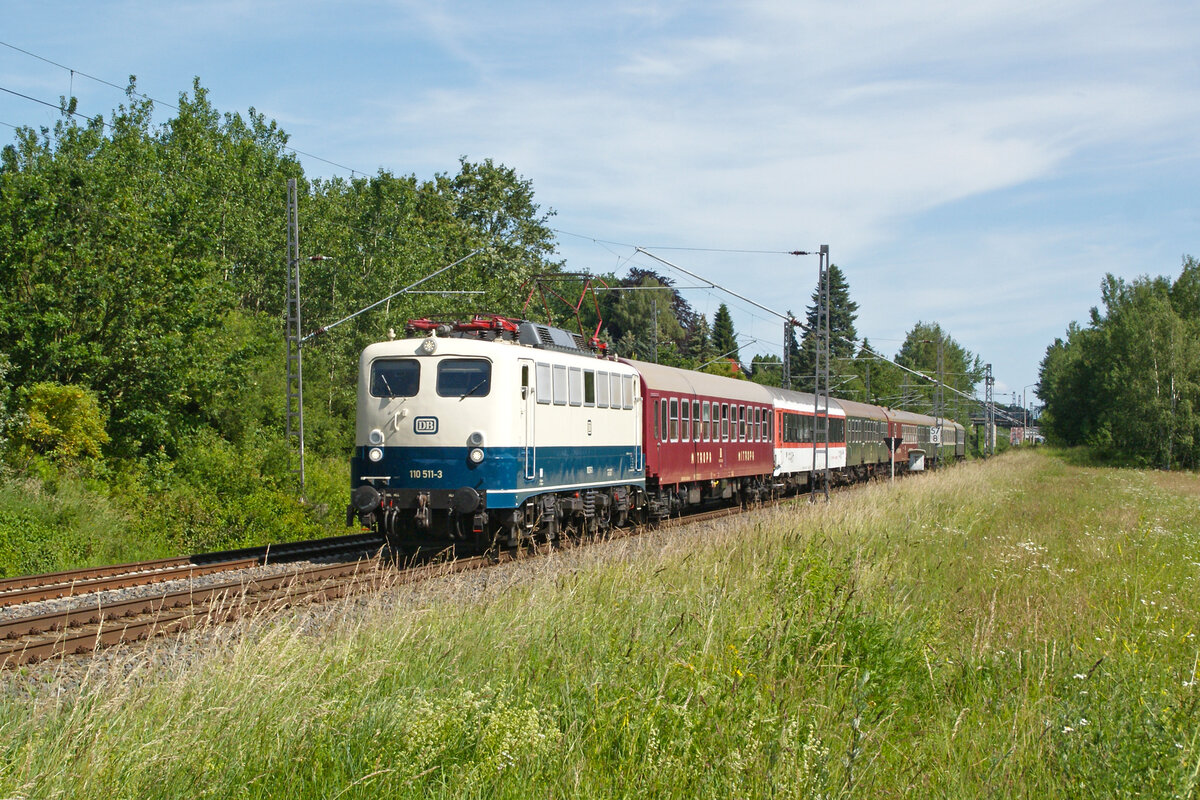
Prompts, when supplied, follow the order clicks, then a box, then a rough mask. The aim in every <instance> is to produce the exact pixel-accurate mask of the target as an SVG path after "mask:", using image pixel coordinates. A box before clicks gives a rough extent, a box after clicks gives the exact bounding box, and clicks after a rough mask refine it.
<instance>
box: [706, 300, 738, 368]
mask: <svg viewBox="0 0 1200 800" xmlns="http://www.w3.org/2000/svg"><path fill="white" fill-rule="evenodd" d="M712 346H713V350H715V351H716V356H715V357H716V358H724V359H732V360H734V361H736V360H737V358H738V343H737V332H736V331H735V330H734V328H733V315H732V314H730V313H729V306H727V305H725V304H724V303H721V305H720V306H718V307H717V310H716V312H714V313H713V324H712Z"/></svg>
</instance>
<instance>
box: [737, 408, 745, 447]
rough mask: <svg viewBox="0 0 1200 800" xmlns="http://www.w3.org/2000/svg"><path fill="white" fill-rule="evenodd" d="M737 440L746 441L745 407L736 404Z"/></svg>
mask: <svg viewBox="0 0 1200 800" xmlns="http://www.w3.org/2000/svg"><path fill="white" fill-rule="evenodd" d="M738 440H739V441H742V442H744V441H746V407H745V406H738Z"/></svg>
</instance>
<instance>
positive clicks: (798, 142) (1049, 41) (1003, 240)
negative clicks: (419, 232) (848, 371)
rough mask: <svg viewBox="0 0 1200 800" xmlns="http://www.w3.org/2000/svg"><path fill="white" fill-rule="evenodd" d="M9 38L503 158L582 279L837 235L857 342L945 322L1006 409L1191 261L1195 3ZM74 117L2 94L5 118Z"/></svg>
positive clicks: (118, 21)
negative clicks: (1071, 337) (1055, 351)
mask: <svg viewBox="0 0 1200 800" xmlns="http://www.w3.org/2000/svg"><path fill="white" fill-rule="evenodd" d="M4 21H5V24H4V26H3V30H2V32H0V41H4V42H6V43H8V44H10V45H14V46H16V47H19V48H22V49H24V50H28V51H30V52H32V53H35V54H37V55H39V56H42V57H43V58H46V59H50V60H52V61H55V62H58V63H59V64H62V65H65V66H67V67H69V68H73V69H75V70H78V71H80V72H84V73H88V74H89V75H92V76H96V77H99V78H103V79H105V80H107V81H110V82H112V83H115V84H118V85H123V84H124V83H125V80H126V78H127V76H128V75H130V74H136V75H137V77H138V86H139V89H140V90H141V91H143V92H145V93H146V94H149V95H150V96H152V97H156V98H158V99H160V100H165V101H167V102H174V101H175V100H176V99H177V97H178V94H179V93H180V92H181V91H186V90H188V89H190V86H191V81H192V78H193V77H194V76H199V77H200V79H201V82H202V83H203V85H205V86H206V87H207V88H208V89H209V90H210V93H211V99H212V101H213V103H214V104H215V105H216V106H217V108H219V109H220V110H222V111H241V112H245V111H246V109H247V108H249V107H251V106H253V107H254V108H256V109H257V110H258V111H260V112H263V113H265V114H266V115H267V116H268V117H270V118H273V119H275V120H277V121H278V122H279V123H280V124H281V125H282V126H283V127H284V129H285V130H287V131H288V132H289V133H290V134H291V137H292V139H291V144H292V145H293V146H294V147H296V148H298V149H299V150H302V151H305V152H306V153H311V154H314V155H316V156H320V157H321V158H324V159H328V160H329V161H332V162H336V163H337V164H340V165H346V166H348V167H351V168H353V169H356V170H358V171H359V172H366V173H373V172H374V171H376V170H377V169H379V168H384V169H388V170H391V171H393V172H396V173H402V174H408V173H414V174H416V175H417V176H418V177H423V178H424V177H431V176H432V175H433V174H434V173H437V172H451V173H452V172H454V171H455V170H456V169H457V161H458V158H459V156H467V157H468V158H470V159H472V160H482V159H484V158H493V159H495V160H497V161H500V162H503V163H505V164H507V165H508V166H511V167H513V168H515V169H516V170H517V171H518V172H519V173H520V174H521V175H523V176H524V177H526V178H528V179H530V180H531V181H532V182H533V186H534V189H535V191H536V197H537V200H538V202H539V203H541V205H542V206H543V208H549V209H553V210H554V211H555V212H556V216H555V217H554V218H553V220H552V225H553V226H554V227H555V228H557V229H559V230H560V231H562V232H563V233H561V234H560V236H559V243H560V254H561V256H562V257H563V258H565V259H566V261H567V266H568V267H569V268H570V269H572V270H578V271H595V272H604V271H609V270H618V271H623V270H624V269H625V268H626V267H628V266H630V265H639V266H647V267H653V268H656V269H659V270H660V271H664V272H667V274H670V271H669V270H666V269H665V268H663V267H662V265H661V264H657V263H656V262H654V261H652V260H650V259H648V258H647V257H646V256H644V255H641V254H637V253H635V252H634V250H633V249H632V247H631V245H641V246H644V247H646V248H648V249H652V248H655V247H662V248H667V247H672V248H718V249H729V250H794V249H805V250H807V249H815V248H816V247H817V246H818V245H820V244H828V245H829V246H830V252H831V255H832V260H833V261H834V263H836V264H838V265H839V266H840V267H841V268H842V269H843V270H844V272H845V273H846V275H847V278H848V280H849V283H850V288H851V293H852V296H853V297H854V298H855V299H856V300H857V301H858V302H859V304H860V309H859V319H858V329H859V333H860V335H865V336H867V337H869V338H870V340H871V342H872V343H873V344H874V345H875V346H876V348H877V349H878V350H880V351H881V352H884V353H887V354H889V355H890V354H894V353H895V351H896V350H897V349H898V348H899V346H900V343H901V341H902V340H903V338H904V335H905V333H906V332H907V331H908V330H909V329H910V328H911V327H912V325H913V324H914V323H915V322H917V321H918V320H923V321H927V322H929V321H936V322H939V323H941V324H942V326H943V327H944V328H945V329H946V330H947V331H948V332H949V333H950V334H951V335H952V336H953V337H954V338H955V339H956V340H957V341H958V342H959V343H960V344H962V345H963V346H964V347H966V348H967V349H969V350H970V351H972V352H974V353H977V354H978V355H979V356H980V357H981V358H982V359H983V360H984V361H985V362H991V363H992V364H993V365H994V372H995V375H996V378H997V385H996V391H997V394H998V395H1000V396H1003V393H1007V392H1011V391H1016V392H1018V393H1020V392H1021V391H1022V390H1023V389H1026V387H1027V385H1028V384H1032V383H1034V382H1035V381H1036V380H1037V369H1038V363H1039V362H1040V360H1041V358H1042V356H1043V355H1044V353H1045V348H1046V346H1047V345H1048V344H1049V343H1050V342H1051V341H1053V339H1054V337H1056V336H1061V335H1062V334H1063V332H1064V331H1065V329H1066V326H1067V324H1068V323H1069V322H1070V321H1072V320H1080V321H1082V320H1084V319H1086V317H1087V313H1088V309H1089V308H1090V307H1091V306H1093V305H1095V304H1096V303H1098V302H1099V283H1100V280H1101V278H1102V277H1103V275H1104V274H1105V273H1106V272H1112V273H1114V274H1116V275H1119V276H1123V277H1126V278H1133V277H1136V276H1137V275H1140V274H1171V275H1174V274H1177V273H1178V270H1179V266H1180V260H1181V257H1182V256H1183V255H1184V254H1191V255H1198V256H1200V245H1198V235H1200V201H1198V200H1197V192H1196V187H1197V185H1198V184H1200V180H1198V179H1200V147H1198V144H1200V141H1198V139H1200V47H1197V42H1200V5H1197V4H1193V3H1186V2H1181V1H1180V0H1176V1H1175V2H1155V0H1149V2H1142V3H1138V4H1133V3H1127V2H1084V1H1083V0H1078V1H1076V0H1065V1H1064V2H1046V1H1045V0H1041V1H1039V2H1021V0H1005V1H1004V2H993V1H992V0H980V1H978V2H973V3H962V2H904V1H903V0H891V1H889V2H882V1H876V0H868V1H867V2H860V3H838V2H808V1H807V0H795V1H793V2H781V1H776V2H772V1H771V0H751V1H749V2H742V3H736V4H735V3H706V2H653V1H652V0H651V1H649V2H645V1H644V2H623V0H615V1H614V0H606V2H576V3H548V2H547V3H535V2H528V3H504V2H436V1H435V0H426V1H425V2H394V1H389V0H376V1H375V2H354V1H351V2H341V3H313V2H307V1H306V0H292V1H291V2H286V3H284V2H278V3H276V2H228V1H226V2H221V1H220V0H217V1H215V2H171V3H162V2H148V1H141V2H134V1H132V0H131V1H127V2H120V1H117V2H103V3H96V2H76V3H67V2H55V0H45V1H44V2H38V3H15V2H8V3H6V4H5V9H4ZM0 87H4V88H6V89H10V90H13V91H17V92H21V93H23V94H27V95H30V96H33V97H36V98H39V99H43V100H48V101H51V102H56V101H57V99H58V97H59V96H60V95H67V94H70V93H72V92H73V93H74V94H75V96H77V97H78V98H79V109H80V111H81V112H83V113H85V114H95V113H104V114H108V113H109V111H110V110H111V109H112V108H113V107H114V106H115V105H117V104H118V103H120V102H121V100H122V99H123V98H122V95H121V93H120V92H118V91H117V90H115V89H112V88H110V87H107V86H104V85H102V84H99V83H96V82H94V81H91V80H88V79H86V78H83V77H82V76H80V75H75V76H74V77H72V76H71V74H70V72H68V71H66V70H63V69H60V68H58V67H55V66H52V65H50V64H47V63H45V62H43V61H39V60H37V59H35V58H32V57H30V56H28V55H25V54H22V53H19V52H16V51H14V50H12V49H10V48H7V47H0ZM169 113H170V112H169V110H165V109H164V111H163V112H162V117H161V118H162V119H163V120H165V119H166V118H167V116H168V115H169ZM55 118H56V114H55V112H54V111H53V110H52V109H49V108H46V107H44V106H39V105H37V104H36V103H33V102H30V101H28V100H23V99H20V98H16V97H14V96H12V95H9V94H6V93H0V123H6V124H8V125H33V126H39V125H51V124H53V122H54V120H55ZM6 131H7V133H6ZM9 137H11V128H5V127H4V126H2V125H0V139H3V140H7V139H8V138H9ZM303 161H304V163H305V170H306V172H307V173H308V174H309V175H323V176H331V175H334V174H346V171H345V170H342V169H339V168H336V167H333V166H330V165H329V164H327V163H324V162H321V161H318V160H314V159H310V158H304V159H303ZM656 252H658V253H659V254H660V255H661V256H662V257H663V258H666V259H667V260H669V261H672V262H674V263H676V264H679V265H680V266H682V267H684V268H685V269H687V270H689V271H691V272H695V273H698V274H701V275H704V276H705V277H707V278H709V279H711V280H712V281H715V282H717V283H719V284H723V285H727V286H729V287H730V288H732V289H734V290H735V291H737V292H738V293H740V294H743V295H745V296H747V297H750V298H752V299H754V300H755V301H756V302H759V303H761V304H763V305H766V306H769V307H772V308H775V309H779V310H787V309H791V310H793V311H794V312H796V313H798V314H799V313H802V312H803V310H804V308H805V306H806V305H807V304H808V302H809V298H810V295H811V292H812V289H813V286H814V285H815V281H816V269H817V264H816V260H815V259H812V258H795V257H791V256H783V255H770V254H748V253H732V252H705V251H701V250H682V249H680V250H667V249H663V250H659V251H656ZM675 277H676V278H677V283H678V284H680V285H683V286H692V285H695V281H694V280H692V279H690V278H687V277H686V276H684V275H676V276H675ZM687 296H688V299H689V300H690V301H691V302H692V304H693V305H694V306H695V307H696V308H697V310H700V311H703V312H706V313H708V314H709V315H710V318H711V314H712V312H713V311H715V310H716V308H717V306H718V305H719V304H720V303H721V302H727V303H728V304H729V305H730V308H731V310H732V311H733V312H734V320H735V323H736V324H737V327H738V330H739V332H740V333H743V334H744V335H745V336H744V340H745V341H748V342H749V344H748V346H747V348H746V350H744V351H743V353H742V356H743V358H748V357H749V356H750V354H752V353H756V352H776V353H778V352H779V350H780V344H781V342H782V330H781V325H780V323H779V322H778V321H777V320H776V319H775V318H774V317H772V316H771V315H769V314H766V313H764V312H762V311H760V310H757V309H754V308H753V307H752V306H749V305H747V304H745V303H742V302H740V301H738V300H736V299H734V298H731V297H728V296H726V295H723V294H722V293H721V292H719V291H715V290H688V291H687ZM750 340H756V341H752V342H751V341H750ZM1026 391H1027V392H1028V393H1029V394H1030V395H1032V391H1033V390H1032V388H1029V389H1026Z"/></svg>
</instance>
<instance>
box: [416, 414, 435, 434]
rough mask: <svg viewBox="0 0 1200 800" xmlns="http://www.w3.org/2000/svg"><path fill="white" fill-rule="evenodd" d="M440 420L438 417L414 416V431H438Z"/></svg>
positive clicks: (425, 432) (426, 432)
mask: <svg viewBox="0 0 1200 800" xmlns="http://www.w3.org/2000/svg"><path fill="white" fill-rule="evenodd" d="M437 431H438V421H437V417H414V418H413V433H424V434H430V433H437Z"/></svg>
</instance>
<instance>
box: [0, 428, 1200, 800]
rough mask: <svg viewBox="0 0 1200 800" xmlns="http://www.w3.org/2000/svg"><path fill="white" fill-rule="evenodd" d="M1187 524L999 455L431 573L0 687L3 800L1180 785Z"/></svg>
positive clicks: (1144, 497) (1186, 742) (1120, 479)
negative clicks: (323, 616)
mask: <svg viewBox="0 0 1200 800" xmlns="http://www.w3.org/2000/svg"><path fill="white" fill-rule="evenodd" d="M1198 508H1200V479H1198V478H1197V476H1195V475H1177V474H1171V475H1162V474H1157V473H1148V472H1136V471H1116V470H1100V469H1088V468H1080V467H1074V466H1069V465H1067V464H1066V463H1065V462H1064V461H1063V460H1062V459H1060V458H1058V457H1056V456H1054V455H1053V454H1052V453H1047V452H1044V451H1043V452H1040V453H1034V452H1027V451H1025V452H1015V453H1011V454H1008V455H1006V456H1004V457H1003V458H998V459H994V460H992V461H989V462H986V463H984V462H974V463H971V464H968V465H965V466H962V467H960V468H957V469H954V470H950V471H946V472H944V473H941V474H936V475H931V476H926V477H923V478H920V479H916V480H909V481H905V482H903V483H900V484H897V485H896V486H895V487H889V486H887V485H878V486H873V487H869V488H866V489H864V490H862V491H859V492H856V493H853V494H847V495H841V496H839V497H837V498H836V499H835V500H834V502H833V503H832V504H831V505H830V506H828V507H825V506H823V505H818V506H815V507H808V506H805V505H796V506H792V507H789V508H785V509H782V510H775V511H769V512H761V513H758V514H756V515H753V516H751V517H749V518H743V519H740V520H738V521H734V522H724V523H722V524H719V525H718V524H709V525H705V526H698V527H697V528H696V529H692V530H689V531H686V532H666V533H663V534H659V535H656V536H653V537H649V538H645V539H642V540H637V541H633V542H629V543H617V544H613V545H609V546H607V547H605V548H596V549H592V550H589V551H588V552H585V553H579V554H565V555H559V556H556V557H554V558H552V559H549V560H546V561H542V562H534V563H532V564H529V565H526V566H525V567H524V568H519V569H515V570H511V571H510V572H508V573H493V574H491V575H490V577H488V578H487V583H488V585H487V586H486V587H483V588H481V586H480V583H481V581H482V580H483V578H481V577H480V576H459V577H457V578H451V579H447V581H446V582H445V583H444V584H442V585H440V586H439V587H438V588H437V589H436V590H434V589H431V588H423V589H418V590H415V591H413V592H411V593H410V592H409V591H407V590H406V591H401V592H398V594H397V595H396V596H395V597H396V598H398V599H397V600H396V601H395V602H393V603H389V602H388V601H387V600H386V599H383V598H381V599H378V600H376V599H373V600H371V601H369V602H366V603H365V604H359V605H358V606H354V607H353V611H351V612H347V613H343V615H342V616H340V617H338V619H337V621H336V622H335V623H334V624H333V626H332V627H331V628H330V629H329V630H327V631H324V632H321V633H320V634H318V635H313V630H312V628H311V627H307V626H301V625H298V624H295V623H282V622H281V623H278V624H275V625H266V626H264V629H263V630H262V631H260V632H258V633H255V634H254V635H250V636H247V637H245V638H244V639H242V640H240V643H238V644H235V645H233V646H225V647H219V648H218V647H214V648H213V649H212V652H211V653H210V654H208V655H206V656H204V657H203V658H201V659H200V660H198V661H193V662H191V663H190V664H189V665H188V666H176V667H174V668H167V669H165V670H163V669H160V670H158V671H157V672H154V673H153V674H150V671H149V670H148V669H140V670H134V671H133V672H132V673H131V675H130V676H129V677H126V678H123V679H121V678H118V679H114V678H113V677H111V676H110V675H100V674H97V675H95V676H94V677H93V678H92V679H90V680H88V681H85V685H84V689H83V690H82V693H81V694H80V695H78V696H76V695H75V694H73V693H70V694H68V695H65V696H60V697H56V696H55V693H54V691H53V690H52V688H51V687H49V686H47V688H46V690H44V691H42V692H40V694H41V695H43V696H41V697H30V698H24V697H14V696H12V693H10V696H9V698H8V699H6V700H4V701H3V705H0V732H2V736H0V795H3V796H52V795H59V794H62V795H69V796H75V797H100V798H106V800H107V798H111V797H113V796H121V797H135V796H136V797H188V798H191V797H197V796H212V797H268V796H287V797H323V798H333V797H340V798H350V797H396V796H414V797H431V796H432V797H464V796H465V797H472V796H477V797H611V796H638V797H642V796H658V797H681V798H684V797H686V798H691V797H696V796H706V797H733V796H782V797H812V796H830V797H871V798H874V797H898V796H907V797H929V796H952V797H981V796H994V797H1038V798H1046V797H1078V796H1096V797H1113V796H1137V795H1141V796H1147V797H1176V796H1178V797H1194V796H1196V794H1197V791H1198V789H1197V779H1198V770H1200V739H1198V737H1200V725H1198V724H1197V722H1198V717H1200V714H1198V709H1197V703H1198V702H1200V690H1198V689H1197V686H1196V668H1197V659H1198V657H1200V650H1198V648H1200V644H1198V641H1197V631H1198V629H1200V625H1198V623H1200V607H1198V605H1200V604H1197V603H1196V595H1197V574H1198V573H1200V562H1198V559H1197V545H1198V544H1200V514H1197V513H1196V512H1197V509H1198ZM506 576H507V577H506Z"/></svg>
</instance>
